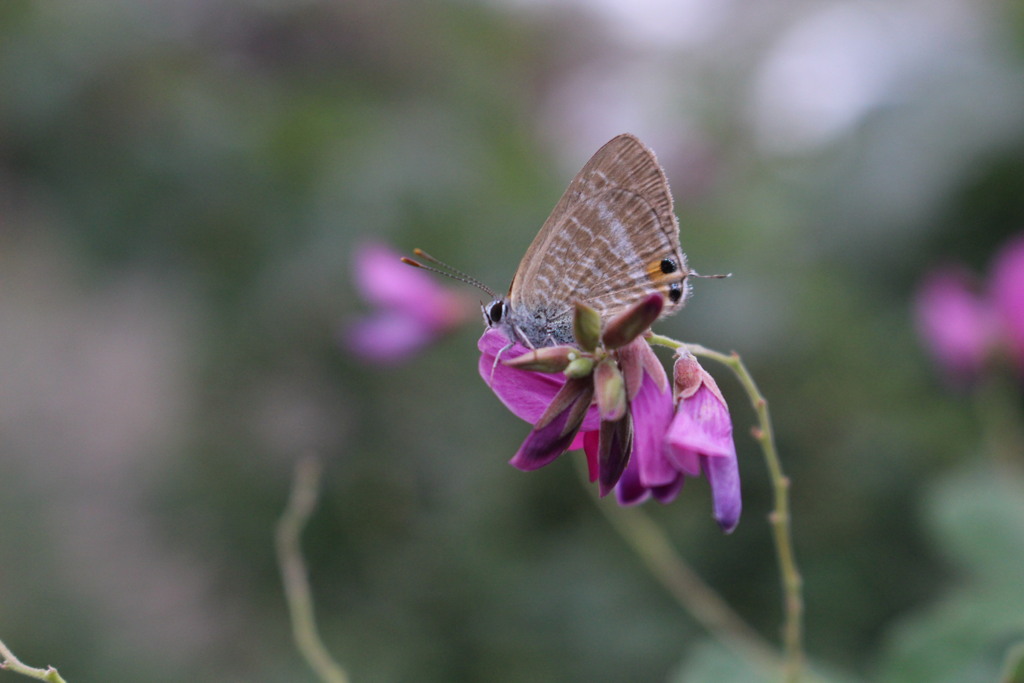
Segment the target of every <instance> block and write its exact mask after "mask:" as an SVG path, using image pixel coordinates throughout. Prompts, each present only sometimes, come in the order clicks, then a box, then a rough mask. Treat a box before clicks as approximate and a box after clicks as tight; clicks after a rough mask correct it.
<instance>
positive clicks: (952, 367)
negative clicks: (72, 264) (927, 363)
mask: <svg viewBox="0 0 1024 683" xmlns="http://www.w3.org/2000/svg"><path fill="white" fill-rule="evenodd" d="M998 272H999V268H998V267H997V273H998ZM1010 277H1011V278H1012V277H1013V276H1012V275H1011V276H1010ZM1009 279H1010V278H1003V277H1000V276H998V275H997V276H996V278H995V280H994V282H999V283H1001V282H1005V281H1008V280H1009ZM1021 285H1022V289H1024V281H1022V282H1021ZM1011 290H1012V287H1008V286H1006V285H1004V284H998V285H996V286H995V292H996V293H995V298H996V299H997V302H998V301H1000V294H999V292H1003V293H1004V294H1005V293H1007V292H1009V291H1011ZM1021 302H1022V305H1024V291H1022V292H1021ZM915 313H916V317H917V329H918V334H919V335H920V337H921V339H922V340H923V342H924V343H925V345H926V346H927V348H928V350H929V351H930V352H931V354H932V356H933V357H934V359H935V361H936V362H937V363H938V364H939V365H940V366H941V367H942V369H943V370H944V371H946V372H947V373H948V374H949V375H950V376H951V377H952V378H953V379H955V380H958V381H963V380H968V379H971V378H973V377H975V376H976V375H977V374H978V372H980V371H981V368H982V365H983V364H984V362H985V357H986V355H987V354H988V352H989V350H990V348H991V346H992V342H993V339H994V325H993V320H992V314H991V313H990V311H989V308H988V306H987V305H986V304H985V303H984V302H983V301H982V299H981V298H980V297H979V296H978V295H976V294H975V293H974V292H973V291H972V289H971V283H970V276H969V274H968V273H967V272H966V271H964V270H962V269H960V268H955V267H953V268H949V267H947V268H943V269H942V270H938V271H935V272H933V273H932V274H931V275H929V276H928V277H926V278H925V280H924V282H923V283H922V284H921V288H920V290H919V291H918V293H917V299H916V302H915ZM1022 325H1024V320H1022ZM1021 331H1022V334H1024V327H1022V329H1021Z"/></svg>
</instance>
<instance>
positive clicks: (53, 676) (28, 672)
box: [0, 640, 65, 683]
mask: <svg viewBox="0 0 1024 683" xmlns="http://www.w3.org/2000/svg"><path fill="white" fill-rule="evenodd" d="M0 669H3V670H5V671H12V672H14V673H16V674H21V675H22V676H28V677H29V678H35V679H38V680H40V681H48V682H49V683H65V681H64V679H63V678H61V675H60V674H59V673H57V670H56V669H54V668H53V667H52V666H48V667H46V668H45V669H36V668H35V667H31V666H28V665H26V664H23V663H22V661H21V660H20V659H18V658H17V657H15V656H14V653H13V652H11V651H10V649H9V648H8V647H7V646H6V645H5V644H4V642H3V641H2V640H0Z"/></svg>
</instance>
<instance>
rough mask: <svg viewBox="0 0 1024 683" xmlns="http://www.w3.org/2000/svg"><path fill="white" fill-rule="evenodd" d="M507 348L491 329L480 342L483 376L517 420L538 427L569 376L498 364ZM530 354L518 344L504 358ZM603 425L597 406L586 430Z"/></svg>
mask: <svg viewBox="0 0 1024 683" xmlns="http://www.w3.org/2000/svg"><path fill="white" fill-rule="evenodd" d="M506 346H508V340H507V339H506V338H505V336H504V335H503V334H501V332H499V331H498V330H496V329H488V330H487V331H485V332H484V334H483V336H481V337H480V341H479V342H478V343H477V347H478V348H479V349H480V361H479V364H478V367H479V370H480V376H481V377H483V379H484V381H485V382H487V385H488V386H490V387H491V390H492V391H494V393H495V394H497V396H498V398H499V399H501V402H502V403H504V404H505V406H506V407H507V408H508V409H509V410H511V411H512V413H513V414H514V415H515V416H516V417H519V418H521V419H523V420H526V421H527V422H529V423H530V424H535V423H536V422H537V421H538V420H539V419H540V417H541V415H543V414H544V411H546V410H547V408H548V406H549V405H550V404H551V401H552V400H554V398H555V395H556V394H557V393H558V391H559V390H560V389H561V388H562V385H563V384H565V375H563V374H561V373H557V372H556V373H546V372H531V371H528V370H516V369H514V368H510V367H507V366H505V365H502V364H501V363H500V362H499V363H497V364H495V359H496V358H497V356H498V353H499V352H501V351H502V349H504V348H505V347H506ZM527 352H528V349H526V347H524V346H523V345H521V344H518V343H517V344H515V345H514V346H512V347H511V348H509V349H508V350H506V351H504V353H502V356H501V357H502V358H515V357H517V356H520V355H522V354H524V353H527ZM599 424H600V417H599V416H598V413H597V407H596V406H593V407H591V408H590V410H588V411H587V416H586V418H585V419H584V421H583V426H582V429H583V431H587V432H591V431H596V430H597V429H598V427H599Z"/></svg>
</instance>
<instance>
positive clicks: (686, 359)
mask: <svg viewBox="0 0 1024 683" xmlns="http://www.w3.org/2000/svg"><path fill="white" fill-rule="evenodd" d="M662 306H663V299H662V298H661V295H659V294H653V295H651V297H649V298H648V299H645V300H644V301H641V302H639V303H638V304H637V305H636V306H634V307H633V308H632V309H630V310H629V311H627V312H625V313H624V314H622V315H621V316H619V317H618V318H616V319H614V320H612V321H610V322H608V324H607V325H606V326H604V328H603V329H601V321H600V319H599V318H598V316H597V314H596V313H595V312H593V311H590V310H589V309H586V308H585V307H582V306H578V307H577V317H576V325H575V336H576V341H577V345H576V346H572V345H564V346H551V347H545V348H541V349H536V350H530V349H527V348H525V347H524V346H522V345H521V344H519V343H512V342H510V340H508V339H506V338H505V337H504V335H502V333H501V332H499V331H498V330H497V329H494V328H492V329H488V330H487V331H485V332H484V335H483V336H482V337H481V338H480V342H479V348H480V352H481V356H480V361H479V369H480V374H481V376H482V377H483V378H484V381H486V382H487V384H488V385H489V386H490V387H491V389H492V390H493V391H494V392H495V394H497V396H498V397H499V398H500V399H501V400H502V402H503V403H505V405H506V406H507V407H508V408H509V410H511V411H512V412H513V413H514V414H515V415H517V416H518V417H520V418H522V419H524V420H526V421H527V422H529V423H531V424H532V425H533V429H532V430H531V431H530V434H529V435H528V436H527V437H526V440H525V441H524V442H523V444H522V446H520V448H519V450H518V451H517V452H516V454H515V456H514V457H513V458H512V460H511V461H510V462H511V464H512V465H513V466H515V467H517V468H519V469H522V470H534V469H537V468H539V467H543V466H544V465H547V464H548V463H550V462H552V461H553V460H555V459H556V458H557V457H558V456H559V455H561V454H563V453H565V452H566V451H568V450H572V449H577V448H583V450H584V452H585V453H586V456H587V463H588V467H589V470H590V478H591V481H594V480H597V481H598V482H599V484H600V489H601V495H606V494H607V493H609V492H610V491H612V490H614V491H615V493H616V496H617V498H618V500H619V502H620V503H621V504H623V505H632V504H636V503H641V502H643V501H645V500H647V499H649V498H654V499H655V500H658V501H660V502H663V503H666V502H669V501H671V500H673V499H674V498H675V497H676V495H678V493H679V491H680V489H681V488H682V486H683V482H684V481H685V479H686V477H696V476H700V475H701V473H703V474H704V475H705V476H706V477H707V478H708V481H709V483H710V485H711V491H712V498H713V502H714V515H715V519H716V520H717V521H718V524H719V525H720V526H721V528H722V529H723V530H724V531H726V532H730V531H732V530H733V529H734V528H735V527H736V524H737V523H738V522H739V517H740V511H741V500H740V480H739V469H738V466H737V462H736V448H735V445H734V443H733V438H732V422H731V420H730V418H729V409H728V407H727V406H726V403H725V401H724V399H723V398H722V395H721V393H720V392H719V390H718V387H717V385H716V384H715V381H714V379H712V377H711V375H709V374H708V373H707V372H706V371H705V370H704V369H703V368H702V367H701V366H700V364H699V363H698V362H697V360H696V358H694V357H693V355H691V354H690V353H689V352H686V351H681V352H679V353H677V356H676V361H675V366H674V372H673V375H674V381H673V382H672V383H671V385H670V382H669V379H668V377H667V376H666V374H665V370H664V368H662V366H661V363H660V362H659V361H658V358H657V357H656V356H655V355H654V351H653V350H652V349H651V347H650V345H649V344H648V343H647V341H646V340H645V339H644V338H643V336H642V333H644V332H645V331H646V330H647V329H648V327H649V326H650V324H651V323H652V322H653V321H654V320H656V319H657V317H658V315H659V314H660V312H661V309H662Z"/></svg>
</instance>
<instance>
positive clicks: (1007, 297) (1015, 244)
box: [989, 235, 1024, 369]
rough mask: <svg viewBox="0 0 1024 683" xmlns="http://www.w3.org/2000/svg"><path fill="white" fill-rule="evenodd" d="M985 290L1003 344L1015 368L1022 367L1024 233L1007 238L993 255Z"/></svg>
mask: <svg viewBox="0 0 1024 683" xmlns="http://www.w3.org/2000/svg"><path fill="white" fill-rule="evenodd" d="M989 292H990V296H991V298H992V306H993V308H994V309H995V312H996V314H997V315H998V316H999V322H1000V323H1001V327H1002V331H1003V333H1004V334H1005V343H1006V346H1007V347H1008V349H1009V351H1010V354H1011V355H1012V357H1013V358H1014V360H1015V361H1016V363H1017V366H1018V368H1021V369H1024V235H1022V236H1017V237H1015V238H1014V239H1012V240H1010V242H1009V243H1008V244H1007V245H1006V246H1004V247H1003V248H1002V250H1001V251H1000V252H999V254H998V255H996V259H995V262H994V263H993V265H992V275H991V280H990V282H989Z"/></svg>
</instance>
